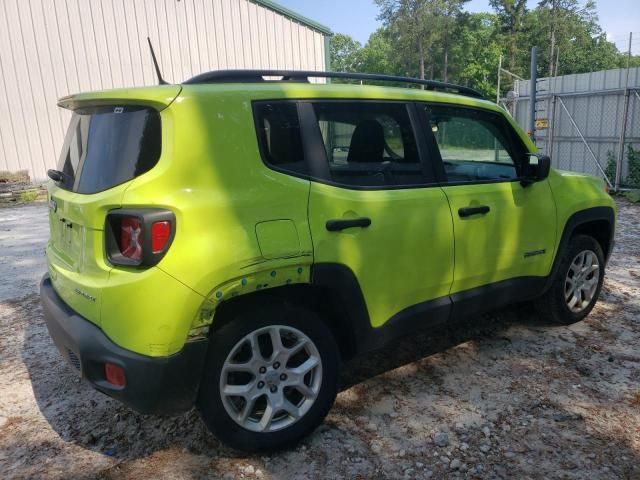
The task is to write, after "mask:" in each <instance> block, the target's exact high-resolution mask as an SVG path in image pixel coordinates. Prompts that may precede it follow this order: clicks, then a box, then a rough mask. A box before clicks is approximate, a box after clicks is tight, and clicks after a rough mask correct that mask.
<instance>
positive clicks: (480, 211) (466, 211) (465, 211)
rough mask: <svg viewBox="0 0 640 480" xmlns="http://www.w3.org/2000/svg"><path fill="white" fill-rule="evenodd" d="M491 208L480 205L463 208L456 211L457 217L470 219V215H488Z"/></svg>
mask: <svg viewBox="0 0 640 480" xmlns="http://www.w3.org/2000/svg"><path fill="white" fill-rule="evenodd" d="M490 210H491V208H489V207H488V206H487V205H480V206H479V207H464V208H461V209H459V210H458V215H460V217H461V218H465V217H470V216H471V215H484V214H485V213H489V211H490Z"/></svg>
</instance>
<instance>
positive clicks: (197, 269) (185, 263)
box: [41, 71, 616, 450]
mask: <svg viewBox="0 0 640 480" xmlns="http://www.w3.org/2000/svg"><path fill="white" fill-rule="evenodd" d="M339 76H345V75H344V74H343V75H340V74H327V73H321V72H276V71H222V72H211V73H207V74H202V75H199V76H197V77H194V78H192V79H191V80H188V81H186V82H184V83H183V84H181V85H161V86H157V87H149V88H133V89H123V90H111V91H103V92H95V93H83V94H79V95H73V96H70V97H65V98H63V99H61V100H60V103H59V105H60V106H61V107H64V108H67V109H70V110H72V111H73V117H72V119H71V124H70V126H69V130H68V133H67V136H66V139H65V143H64V148H63V151H62V154H61V157H60V162H59V166H58V167H57V168H58V169H57V170H51V171H50V172H49V176H50V177H51V178H52V182H50V184H49V208H50V217H49V218H50V228H51V239H50V241H49V244H48V246H47V257H48V274H47V275H45V277H44V279H43V281H42V285H41V296H42V302H43V306H44V312H45V316H46V321H47V325H48V328H49V332H50V334H51V336H52V337H53V340H54V342H55V344H56V345H57V347H58V349H59V350H60V351H61V352H62V355H63V356H64V357H65V358H66V359H67V360H68V361H69V363H70V364H71V365H72V366H73V367H74V368H75V369H76V370H77V371H78V373H79V374H80V375H81V376H82V377H83V378H84V379H85V380H87V381H88V382H89V383H91V384H92V385H93V386H94V387H95V388H96V389H98V390H100V391H101V392H104V393H106V394H107V395H110V396H112V397H114V398H116V399H118V400H120V401H122V402H124V403H125V404H127V405H129V406H131V407H132V408H134V409H136V410H139V411H141V412H149V413H171V412H178V411H181V410H185V409H189V408H191V407H192V406H193V405H194V404H195V405H196V406H197V407H198V409H199V410H200V412H201V413H202V417H203V418H204V421H205V422H206V424H207V425H208V427H209V428H210V429H211V431H212V432H214V433H215V434H216V435H217V436H218V437H220V438H221V439H222V440H223V441H225V442H226V443H228V444H229V445H231V446H233V447H236V448H239V449H244V450H262V449H273V448H279V447H283V446H286V445H289V444H291V443H293V442H295V441H296V440H298V439H300V438H301V437H302V436H303V435H305V434H307V433H308V432H310V431H311V430H313V429H314V428H315V427H316V426H317V425H318V424H320V423H321V422H322V420H323V418H324V417H325V415H326V414H327V412H328V411H329V409H330V408H331V405H332V403H333V401H334V399H335V396H336V392H337V388H338V378H339V368H340V364H341V362H344V361H345V360H348V359H350V358H352V357H353V356H354V355H356V354H361V353H363V352H367V351H371V350H372V349H375V348H378V347H380V346H382V345H384V344H386V343H388V342H389V341H391V340H393V339H395V338H397V337H399V336H401V335H405V334H408V333H411V332H413V331H415V330H417V329H424V328H427V327H434V326H437V325H445V324H447V323H450V322H453V321H456V320H458V319H460V318H463V317H468V316H470V315H478V314H479V313H481V312H483V311H487V310H489V309H495V308H499V307H503V306H505V305H507V304H510V303H514V302H523V301H535V303H536V304H537V305H538V306H539V308H540V315H541V316H542V317H543V318H544V319H548V320H551V321H554V322H558V323H570V322H575V321H578V320H580V319H582V318H584V317H585V316H586V315H587V314H588V313H589V312H590V311H591V309H592V308H593V306H594V304H595V302H596V300H597V298H598V294H599V293H600V289H601V286H602V281H603V277H604V268H605V263H606V260H607V258H608V256H609V254H610V252H611V249H612V246H613V236H614V230H615V216H616V212H615V205H614V202H613V201H612V199H611V198H610V197H609V195H608V194H607V192H606V191H605V187H604V183H603V181H602V180H600V179H597V178H594V177H589V176H586V175H579V174H575V173H567V172H560V171H556V170H553V169H550V168H549V158H548V157H544V156H536V155H535V154H534V153H533V152H535V147H534V145H533V144H532V143H531V141H530V140H529V139H528V138H527V136H526V135H525V134H524V133H523V132H522V131H521V130H520V129H519V128H518V126H517V125H516V124H515V123H514V121H513V120H512V119H511V118H510V117H509V115H507V114H506V113H505V112H504V111H503V110H502V109H500V108H499V107H497V106H496V105H494V104H493V103H490V102H489V101H486V100H483V99H482V98H481V97H480V95H479V94H477V92H475V91H473V90H471V89H469V88H465V87H458V86H455V85H450V84H442V83H438V82H428V81H418V80H410V79H406V78H388V77H380V76H369V75H366V74H356V75H350V77H352V78H354V79H356V80H371V79H373V80H393V81H395V82H409V81H411V82H413V83H422V86H423V89H417V88H396V87H380V86H363V85H357V84H341V85H338V84H323V83H310V82H309V81H308V78H311V77H315V78H317V77H339Z"/></svg>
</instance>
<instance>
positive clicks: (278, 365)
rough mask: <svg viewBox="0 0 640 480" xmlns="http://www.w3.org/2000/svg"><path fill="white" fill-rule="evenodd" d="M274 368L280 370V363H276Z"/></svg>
mask: <svg viewBox="0 0 640 480" xmlns="http://www.w3.org/2000/svg"><path fill="white" fill-rule="evenodd" d="M273 368H275V369H276V370H277V369H279V368H280V362H276V363H274V364H273Z"/></svg>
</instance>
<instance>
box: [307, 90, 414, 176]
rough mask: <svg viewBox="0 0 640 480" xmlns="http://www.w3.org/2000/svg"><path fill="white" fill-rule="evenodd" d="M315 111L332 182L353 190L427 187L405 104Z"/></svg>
mask: <svg viewBox="0 0 640 480" xmlns="http://www.w3.org/2000/svg"><path fill="white" fill-rule="evenodd" d="M314 110H315V113H316V117H317V119H318V125H319V128H320V132H321V134H322V140H323V142H324V147H325V152H326V157H327V161H328V163H329V172H330V175H331V181H333V182H335V183H338V184H342V185H348V186H355V187H386V186H410V185H418V184H422V183H424V176H423V171H422V164H421V163H420V158H419V156H418V150H417V147H416V140H415V136H414V133H413V129H412V127H411V121H410V119H409V114H408V112H407V106H406V105H405V104H402V103H382V102H380V103H378V102H326V103H325V102H318V103H314Z"/></svg>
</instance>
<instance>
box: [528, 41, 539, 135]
mask: <svg viewBox="0 0 640 480" xmlns="http://www.w3.org/2000/svg"><path fill="white" fill-rule="evenodd" d="M537 83H538V47H533V48H532V49H531V83H530V86H529V90H530V92H529V99H530V102H531V109H530V111H529V136H530V137H531V140H533V142H534V143H535V141H536V89H537V86H538V85H537Z"/></svg>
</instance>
